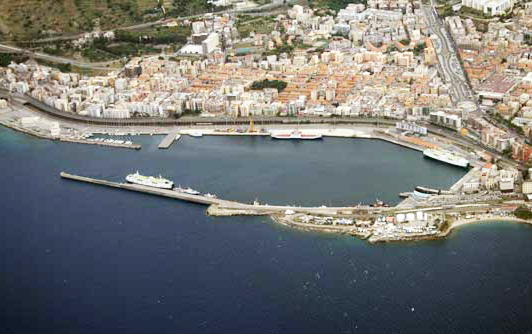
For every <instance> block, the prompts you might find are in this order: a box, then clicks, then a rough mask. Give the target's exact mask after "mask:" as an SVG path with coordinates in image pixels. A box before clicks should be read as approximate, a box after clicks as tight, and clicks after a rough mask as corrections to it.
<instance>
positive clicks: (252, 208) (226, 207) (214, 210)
mask: <svg viewBox="0 0 532 334" xmlns="http://www.w3.org/2000/svg"><path fill="white" fill-rule="evenodd" d="M60 176H61V177H62V178H63V179H68V180H73V181H79V182H85V183H91V184H96V185H102V186H107V187H111V188H117V189H124V190H130V191H136V192H141V193H146V194H151V195H156V196H162V197H168V198H174V199H178V200H182V201H186V202H190V203H196V204H202V205H208V206H210V207H209V209H208V213H209V214H211V215H215V216H234V215H273V214H284V213H285V212H286V211H287V210H291V211H293V212H294V213H304V214H321V215H327V214H352V213H353V211H354V210H356V211H364V212H365V213H377V212H379V213H380V212H385V211H390V210H393V208H388V207H380V208H374V207H370V206H357V207H324V206H322V207H301V206H287V205H267V204H266V205H263V204H259V203H254V204H245V203H240V202H236V201H229V200H223V199H219V198H214V197H209V196H205V195H191V194H187V193H184V192H181V191H176V190H169V189H160V188H154V187H148V186H143V185H139V184H131V183H119V182H112V181H107V180H100V179H95V178H90V177H85V176H79V175H74V174H69V173H66V172H61V173H60Z"/></svg>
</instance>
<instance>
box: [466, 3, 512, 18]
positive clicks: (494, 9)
mask: <svg viewBox="0 0 532 334" xmlns="http://www.w3.org/2000/svg"><path fill="white" fill-rule="evenodd" d="M514 4H515V0H462V6H465V7H470V8H473V9H476V10H480V11H482V12H483V13H484V14H489V15H499V14H503V13H504V11H506V10H507V9H509V8H512V7H513V5H514Z"/></svg>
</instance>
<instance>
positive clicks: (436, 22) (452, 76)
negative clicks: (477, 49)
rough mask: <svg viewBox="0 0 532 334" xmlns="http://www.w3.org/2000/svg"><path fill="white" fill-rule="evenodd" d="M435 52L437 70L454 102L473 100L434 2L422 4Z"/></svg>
mask: <svg viewBox="0 0 532 334" xmlns="http://www.w3.org/2000/svg"><path fill="white" fill-rule="evenodd" d="M423 12H424V14H425V17H426V20H427V23H428V25H429V30H430V31H431V32H432V34H433V36H432V37H431V39H432V41H433V44H434V47H435V49H436V54H437V55H438V61H439V64H438V70H439V72H440V74H441V76H442V78H443V80H444V81H445V82H446V83H447V84H448V85H449V95H450V96H451V98H452V99H453V101H454V102H455V103H460V102H466V101H475V97H474V92H473V91H472V90H471V88H470V86H469V84H468V82H467V80H466V77H467V74H466V73H464V71H463V69H462V66H461V65H460V62H459V60H458V52H457V50H456V46H455V44H454V41H453V39H452V37H451V36H450V34H449V32H448V31H447V29H446V28H445V25H444V23H443V21H442V19H441V18H440V17H439V16H438V14H437V12H436V9H435V8H434V4H431V6H423Z"/></svg>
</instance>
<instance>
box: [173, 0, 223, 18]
mask: <svg viewBox="0 0 532 334" xmlns="http://www.w3.org/2000/svg"><path fill="white" fill-rule="evenodd" d="M172 4H173V6H174V8H173V9H171V10H170V11H169V14H170V16H191V15H197V14H203V13H209V12H218V11H222V10H225V9H228V8H227V7H219V6H214V5H213V4H211V3H209V2H207V0H174V1H173V3H172Z"/></svg>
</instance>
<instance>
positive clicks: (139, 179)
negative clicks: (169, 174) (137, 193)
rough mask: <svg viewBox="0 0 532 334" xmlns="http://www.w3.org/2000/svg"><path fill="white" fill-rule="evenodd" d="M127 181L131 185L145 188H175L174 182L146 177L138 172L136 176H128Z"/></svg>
mask: <svg viewBox="0 0 532 334" xmlns="http://www.w3.org/2000/svg"><path fill="white" fill-rule="evenodd" d="M126 181H127V182H129V183H135V184H140V185H143V186H148V187H154V188H161V189H172V188H173V187H174V182H172V181H170V180H167V179H165V178H162V177H161V176H160V175H159V177H154V176H144V175H141V174H139V172H138V171H137V172H136V173H135V174H129V175H128V176H126Z"/></svg>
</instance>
